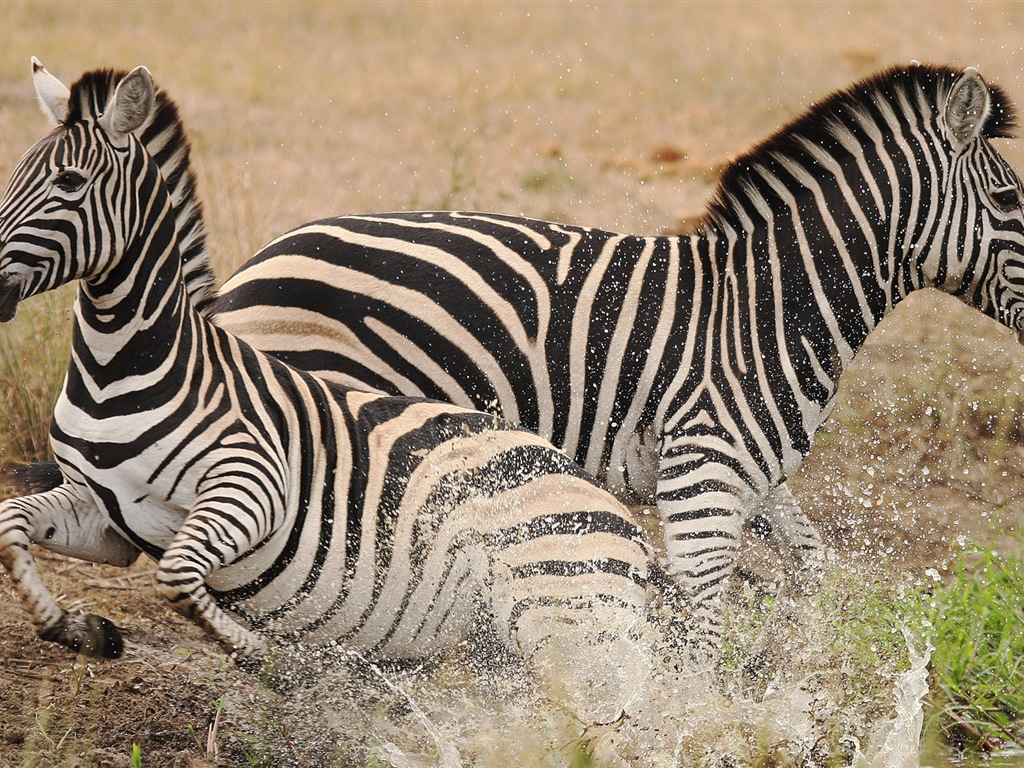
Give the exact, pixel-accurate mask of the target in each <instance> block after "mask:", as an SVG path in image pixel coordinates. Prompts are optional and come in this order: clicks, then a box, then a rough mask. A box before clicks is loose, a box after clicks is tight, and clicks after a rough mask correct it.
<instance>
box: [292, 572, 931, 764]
mask: <svg viewBox="0 0 1024 768" xmlns="http://www.w3.org/2000/svg"><path fill="white" fill-rule="evenodd" d="M833 571H834V574H835V575H834V576H832V577H830V580H829V581H828V582H827V583H826V585H825V587H824V588H823V590H822V593H821V595H820V596H818V597H817V598H814V599H812V598H787V597H786V596H785V595H784V594H781V593H778V592H776V593H765V592H758V591H757V590H754V589H752V588H751V587H749V586H745V587H741V588H737V589H734V590H733V592H732V593H731V594H730V596H729V602H728V605H727V608H728V611H727V615H728V616H729V623H728V624H727V627H726V648H725V650H724V653H723V658H722V662H721V663H720V664H719V666H718V667H717V668H716V669H715V670H714V671H710V670H708V669H695V668H693V667H692V666H691V665H690V664H688V663H687V662H686V661H685V659H686V654H685V652H684V651H683V650H682V649H681V648H679V647H677V645H678V644H677V643H676V642H675V641H674V640H673V639H672V637H673V635H672V634H671V632H669V631H668V630H667V629H666V627H665V626H664V625H663V623H662V624H658V623H655V625H654V626H652V627H650V628H649V630H648V632H649V636H647V637H643V638H640V642H641V643H642V644H643V645H644V647H645V648H653V649H654V653H653V661H652V668H651V671H650V672H649V674H647V675H646V677H645V679H644V680H638V681H637V682H636V686H635V689H634V690H632V691H629V692H628V693H629V694H630V695H629V696H627V698H631V699H632V701H631V704H630V706H629V707H628V709H627V711H626V714H625V716H624V717H623V718H621V719H620V720H618V721H617V722H615V723H612V724H609V725H601V726H589V727H588V726H586V725H584V724H583V723H581V722H580V721H579V720H577V719H576V718H575V717H574V716H573V715H572V714H571V713H569V712H567V711H564V710H560V709H559V708H558V707H557V705H555V704H553V703H552V697H551V696H549V695H547V694H548V692H546V691H544V690H540V689H539V688H540V686H539V684H538V683H537V682H536V680H537V678H536V677H534V676H532V675H531V674H530V673H529V670H528V668H527V666H526V665H525V664H524V663H523V662H522V661H520V660H517V659H515V658H511V657H509V656H508V655H507V654H501V653H500V652H496V651H494V649H493V647H492V646H490V645H489V644H488V643H489V640H488V639H487V638H486V637H475V638H473V642H470V643H467V644H465V645H463V646H461V647H460V648H458V649H456V650H455V651H454V652H452V653H450V654H448V655H447V656H446V657H445V658H443V659H441V660H440V661H438V662H436V663H435V664H433V665H430V666H417V667H415V668H409V667H402V666H398V665H394V664H391V665H388V664H381V663H375V662H372V661H370V660H368V659H366V658H363V657H361V656H359V655H358V654H352V653H351V652H344V653H341V654H338V653H337V652H335V655H334V657H333V658H332V657H331V656H330V654H325V656H324V657H323V659H320V660H318V661H317V662H308V661H307V662H304V663H305V664H313V666H316V663H319V664H320V666H319V667H317V668H316V669H315V670H313V671H312V672H310V671H309V670H307V671H306V672H305V673H302V672H300V673H299V676H298V679H299V680H300V683H299V684H298V685H297V686H295V687H294V688H293V689H292V690H289V691H287V692H286V693H285V694H284V696H283V698H282V699H281V700H278V701H276V702H274V704H273V717H275V718H280V720H281V721H282V723H283V726H284V727H286V728H287V729H288V732H289V733H290V734H291V739H292V741H293V742H294V743H295V744H297V745H300V747H301V748H300V753H301V759H279V760H277V761H276V762H273V764H276V765H295V766H303V768H306V767H307V766H309V765H345V766H349V765H351V766H366V765H378V766H379V765H388V766H392V767H393V768H421V767H423V766H438V765H440V766H444V768H454V767H455V766H460V765H473V766H475V767H478V768H490V767H491V766H493V767H494V768H498V767H499V766H500V767H502V768H504V767H505V766H509V765H529V766H539V767H543V766H552V767H554V766H567V765H573V766H624V765H630V766H634V765H636V766H650V767H651V768H662V767H664V768H668V767H669V766H687V767H689V766H695V767H698V768H699V767H703V766H707V768H726V766H736V767H738V766H751V767H756V766H765V767H766V768H767V767H768V766H772V768H783V767H785V766H793V767H794V768H795V767H796V766H801V767H803V766H841V765H845V766H856V768H911V767H916V766H918V765H919V741H920V734H921V725H922V720H923V713H922V699H923V697H924V696H925V694H926V693H927V662H928V655H929V648H928V646H927V643H926V642H925V641H923V640H921V639H919V638H923V637H925V636H926V635H925V631H926V630H925V628H924V627H922V626H919V625H915V624H914V621H913V616H912V615H911V614H912V613H913V612H912V611H909V610H907V611H904V610H903V609H904V608H905V607H906V605H905V604H906V603H907V601H908V600H909V599H910V598H909V597H907V594H910V593H909V591H908V593H906V594H904V593H902V592H901V591H900V590H899V589H898V588H897V587H894V586H893V583H892V582H891V581H885V580H884V579H882V580H876V581H877V583H875V582H873V581H872V577H870V576H866V575H865V574H864V573H862V572H857V570H856V569H855V567H854V566H852V565H850V564H845V563H844V564H843V567H841V568H839V567H837V568H834V569H833ZM914 594H916V593H914ZM901 611H903V612H902V613H901ZM908 617H909V618H908ZM339 656H340V661H339ZM580 657H581V658H583V659H585V658H586V657H585V655H584V654H581V655H580ZM575 661H576V663H579V662H580V658H577V659H576V660H575ZM286 757H287V756H286Z"/></svg>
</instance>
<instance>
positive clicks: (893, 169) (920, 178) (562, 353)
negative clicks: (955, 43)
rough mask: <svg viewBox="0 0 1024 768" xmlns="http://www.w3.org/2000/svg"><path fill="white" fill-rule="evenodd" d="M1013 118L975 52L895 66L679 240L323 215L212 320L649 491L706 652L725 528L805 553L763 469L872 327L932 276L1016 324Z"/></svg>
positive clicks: (800, 428) (322, 370) (826, 402)
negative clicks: (1004, 149)
mask: <svg viewBox="0 0 1024 768" xmlns="http://www.w3.org/2000/svg"><path fill="white" fill-rule="evenodd" d="M1015 123H1016V118H1015V112H1014V108H1013V106H1012V104H1011V102H1010V100H1009V98H1008V96H1007V95H1006V94H1005V92H1004V91H1003V90H1002V89H1001V88H1000V87H998V86H996V85H989V84H986V83H985V81H984V80H983V79H982V77H981V76H980V75H979V73H978V72H977V71H976V70H975V69H974V68H968V69H965V70H956V69H953V68H951V67H948V66H925V65H920V64H917V63H915V64H913V65H911V66H909V67H894V68H890V69H888V70H885V71H882V72H880V73H878V74H876V75H874V76H872V77H869V78H867V79H865V80H863V81H861V82H858V83H855V84H854V85H852V86H851V87H849V88H847V89H845V90H841V91H838V92H836V93H834V94H832V95H830V96H828V97H827V98H825V99H824V100H822V101H821V102H819V103H817V104H815V105H813V106H812V107H811V108H810V109H809V110H808V111H807V112H806V113H805V114H803V115H802V116H800V117H798V118H796V119H795V120H793V121H792V122H790V123H789V124H788V125H786V126H784V127H783V128H781V129H780V130H779V131H778V132H776V133H775V134H773V135H772V136H770V137H769V138H767V139H765V140H764V141H762V142H761V143H759V144H758V145H756V146H755V147H754V148H752V149H751V150H750V151H748V152H746V153H745V154H742V155H741V156H739V157H737V158H736V159H735V160H734V161H733V162H731V163H730V164H729V165H728V167H726V168H725V169H724V172H723V174H722V176H721V178H720V182H719V185H718V188H717V190H716V192H715V194H714V196H713V198H712V200H711V202H710V204H709V206H708V208H707V210H706V211H705V213H704V215H703V217H702V218H701V220H700V222H699V224H698V225H697V226H696V227H695V228H694V231H693V232H692V233H691V234H685V235H681V236H661V237H640V236H633V235H626V234H618V233H613V232H605V231H600V230H597V229H588V228H583V227H577V226H569V225H564V224H556V223H551V222H546V221H537V220H533V219H528V218H522V217H519V216H513V215H504V214H496V213H474V212H444V211H427V212H398V213H386V214H374V215H356V216H342V217H337V218H330V219H324V220H321V221H317V222H313V223H311V224H308V225H305V226H301V227H299V228H297V229H295V230H293V231H291V232H289V233H287V234H285V235H283V236H281V237H279V238H277V239H276V240H274V241H272V242H271V243H270V244H269V245H267V246H266V247H265V248H263V249H262V250H261V251H260V252H259V253H257V254H256V255H255V256H254V257H253V258H252V259H251V260H249V261H248V262H247V263H246V264H245V265H243V267H242V268H241V269H239V270H238V271H237V272H236V273H235V274H234V275H233V276H232V277H231V278H229V279H228V280H227V282H226V283H225V284H224V286H223V287H222V289H221V291H220V293H219V295H218V296H217V298H216V300H215V301H214V303H213V305H212V307H211V314H212V316H213V317H214V318H215V322H216V323H217V324H218V325H219V326H220V327H222V328H225V329H228V330H230V331H232V332H234V333H237V334H240V335H244V336H245V337H246V338H247V339H248V340H249V341H250V342H251V343H253V344H254V345H255V346H257V347H259V348H260V349H263V350H266V351H268V352H270V353H271V354H273V355H275V356H277V357H279V358H281V359H283V360H286V361H287V362H289V363H291V364H292V365H295V366H296V367H299V368H303V369H305V370H309V371H313V372H315V373H316V374H317V375H320V376H323V377H325V378H329V379H332V380H334V381H338V382H341V383H344V384H346V385H348V386H358V387H361V388H367V389H371V390H373V391H379V392H385V393H388V394H392V395H399V394H401V395H406V396H418V397H432V398H437V399H441V400H446V401H448V402H452V403H454V404H457V405H461V406H464V407H475V408H479V409H482V410H490V411H492V412H494V413H497V414H500V415H501V416H502V417H503V418H505V419H508V420H510V421H512V422H514V423H517V424H520V425H523V426H525V427H527V428H529V429H531V430H534V431H536V432H538V433H539V434H540V435H542V436H544V437H545V438H547V439H549V440H551V441H552V443H553V444H554V445H556V446H558V447H560V448H561V449H563V450H564V451H565V452H566V453H567V454H568V455H569V456H570V457H572V458H574V459H575V460H576V461H577V462H578V463H579V464H580V465H581V466H583V467H584V468H585V469H586V470H587V471H589V472H591V473H592V474H594V475H595V476H597V477H598V478H600V479H602V480H604V481H605V482H606V483H607V484H608V485H609V487H610V488H611V489H612V490H613V492H615V493H616V494H617V495H618V496H619V497H620V498H621V499H622V500H624V501H626V502H631V503H641V504H652V503H655V504H656V505H657V508H658V510H659V513H660V519H661V521H662V522H663V526H664V529H663V535H664V544H665V549H666V560H667V565H666V570H667V571H668V573H669V575H670V577H671V578H672V579H673V580H674V581H675V582H676V583H677V584H678V585H680V586H681V587H683V588H684V590H685V591H686V592H687V593H688V594H689V595H690V597H691V599H692V600H693V603H694V605H695V606H696V607H695V609H694V611H695V615H696V620H697V627H698V631H699V632H700V634H701V635H702V637H703V638H704V640H703V641H702V642H703V643H704V644H705V645H706V647H707V649H709V651H710V652H712V653H713V652H714V648H715V647H716V646H718V645H719V644H720V637H721V620H720V613H721V608H720V602H721V600H720V598H721V594H722V591H723V586H724V584H725V581H726V579H727V578H728V576H729V575H730V574H731V573H732V572H733V570H734V568H735V563H736V559H737V556H738V551H739V548H740V542H741V535H742V532H743V530H742V523H743V521H744V520H746V521H748V522H750V523H751V524H752V527H753V528H754V529H755V531H762V532H766V533H767V534H768V535H769V536H770V537H771V538H772V543H774V544H775V545H776V546H777V547H778V548H779V549H780V550H781V552H782V554H783V555H785V557H786V559H787V569H788V570H789V572H790V573H791V574H794V575H796V576H797V577H798V578H797V579H795V581H796V584H797V586H803V587H805V588H806V589H808V590H810V589H813V587H814V586H815V584H816V583H817V582H818V581H820V578H821V575H822V571H823V566H822V562H823V558H822V553H823V543H822V540H821V538H820V536H819V534H818V532H817V531H816V530H815V528H814V526H813V525H812V524H811V523H810V521H809V520H807V518H806V517H805V516H804V515H803V513H802V512H801V511H800V508H799V505H798V503H797V502H796V500H795V499H794V498H793V495H792V493H791V492H790V490H789V487H788V485H787V484H786V479H787V478H788V477H790V476H791V475H792V474H793V472H794V471H795V470H796V469H797V467H798V466H799V464H800V463H801V461H802V460H803V458H804V457H805V456H806V455H807V454H808V453H809V451H810V450H811V445H812V439H813V436H814V434H815V432H816V431H817V430H818V428H819V427H820V426H821V424H822V423H823V422H824V421H825V419H826V418H827V417H828V415H829V413H830V412H831V409H832V406H833V404H834V402H835V395H836V387H837V381H838V379H839V376H840V374H841V373H842V371H843V370H844V368H845V367H846V366H847V365H848V364H849V363H850V361H851V360H852V358H853V356H854V355H855V353H856V352H857V350H858V349H859V348H860V347H861V346H862V344H863V343H864V341H865V340H866V338H867V337H868V335H869V334H870V333H871V331H872V330H873V329H874V328H875V326H876V325H877V324H878V323H879V322H880V321H881V319H882V318H883V317H884V316H885V315H886V314H887V313H888V312H889V311H890V310H891V309H892V308H893V307H895V306H896V305H897V304H898V303H899V302H900V301H901V300H902V299H903V298H905V297H906V296H907V295H908V294H909V293H911V292H912V291H915V290H918V289H920V288H925V287H933V288H937V289H940V290H943V291H946V292H947V293H950V294H952V295H954V296H957V297H959V298H960V299H961V300H962V301H964V302H965V303H967V304H968V305H970V306H973V307H976V308H978V309H979V310H981V311H982V312H984V313H985V314H987V315H989V316H990V317H992V318H995V319H996V320H997V321H999V322H1000V323H1002V324H1003V325H1006V326H1008V327H1009V328H1011V329H1013V330H1014V331H1016V332H1017V334H1018V336H1019V335H1020V332H1021V330H1022V329H1024V216H1022V210H1021V185H1020V181H1019V180H1018V178H1017V176H1016V175H1015V174H1014V172H1013V171H1012V170H1011V168H1010V167H1009V165H1008V164H1007V163H1006V162H1005V161H1004V160H1003V158H1002V157H1001V156H1000V155H999V153H998V152H997V151H996V149H995V147H994V146H993V144H992V142H991V140H992V139H995V138H1010V137H1012V131H1013V128H1014V126H1015Z"/></svg>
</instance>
